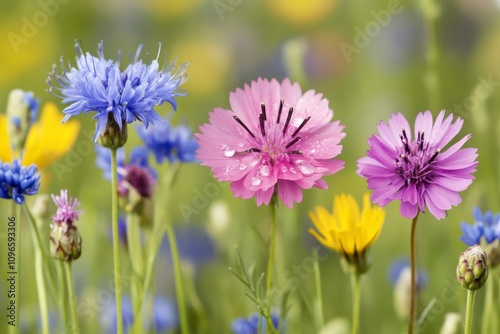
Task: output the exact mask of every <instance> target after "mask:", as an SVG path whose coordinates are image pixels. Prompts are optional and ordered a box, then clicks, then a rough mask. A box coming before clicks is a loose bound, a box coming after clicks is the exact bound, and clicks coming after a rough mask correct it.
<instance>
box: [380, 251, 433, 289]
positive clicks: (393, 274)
mask: <svg viewBox="0 0 500 334" xmlns="http://www.w3.org/2000/svg"><path fill="white" fill-rule="evenodd" d="M406 268H410V260H408V259H407V258H400V259H396V260H394V261H393V262H392V263H391V266H390V267H389V278H390V280H391V283H392V285H396V284H397V282H398V280H399V279H400V277H401V274H402V273H403V271H404V270H405V269H406ZM428 282H429V277H428V274H427V272H426V271H419V272H418V273H417V289H419V290H420V289H422V288H425V287H426V286H427V283H428Z"/></svg>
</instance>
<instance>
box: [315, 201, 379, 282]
mask: <svg viewBox="0 0 500 334" xmlns="http://www.w3.org/2000/svg"><path fill="white" fill-rule="evenodd" d="M309 216H310V217H311V219H312V221H313V223H314V226H315V227H316V228H317V230H318V232H319V233H318V232H316V231H315V230H314V229H312V228H311V229H309V232H310V233H311V234H312V235H314V237H316V239H318V241H319V242H320V243H321V244H323V245H324V246H325V247H328V248H330V249H332V250H334V251H336V252H338V253H339V254H340V255H341V256H342V257H343V258H344V259H345V260H346V261H347V262H348V263H349V264H350V265H352V266H354V267H355V268H356V270H357V271H358V273H360V274H362V273H363V272H365V271H366V269H368V265H367V259H366V251H367V249H368V247H370V245H371V244H372V243H374V242H375V240H377V238H378V236H379V234H380V231H381V229H382V225H383V223H384V218H385V212H384V210H383V209H382V208H380V207H378V206H371V203H370V196H369V194H365V195H364V196H363V210H362V211H360V210H359V206H358V203H356V201H355V200H354V198H353V197H352V196H350V195H347V196H346V195H345V194H341V195H340V196H335V197H334V198H333V213H331V214H330V212H328V211H327V210H326V209H325V208H323V207H321V206H318V207H316V212H315V213H314V212H312V211H311V212H309Z"/></svg>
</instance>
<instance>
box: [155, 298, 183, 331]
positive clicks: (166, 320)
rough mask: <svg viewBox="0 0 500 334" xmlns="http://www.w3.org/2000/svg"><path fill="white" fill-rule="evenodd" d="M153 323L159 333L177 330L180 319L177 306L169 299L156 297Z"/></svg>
mask: <svg viewBox="0 0 500 334" xmlns="http://www.w3.org/2000/svg"><path fill="white" fill-rule="evenodd" d="M153 322H154V325H155V328H156V331H157V332H159V333H163V332H168V331H170V330H172V329H175V328H177V326H178V325H179V317H178V314H177V305H176V304H175V303H174V302H173V301H172V300H171V299H169V298H166V297H163V296H155V298H154V301H153Z"/></svg>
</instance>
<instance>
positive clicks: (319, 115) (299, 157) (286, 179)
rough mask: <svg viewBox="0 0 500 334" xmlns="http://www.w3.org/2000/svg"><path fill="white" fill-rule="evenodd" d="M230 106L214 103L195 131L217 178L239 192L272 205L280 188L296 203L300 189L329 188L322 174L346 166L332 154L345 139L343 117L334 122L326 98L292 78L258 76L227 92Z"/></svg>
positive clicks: (201, 155) (285, 198)
mask: <svg viewBox="0 0 500 334" xmlns="http://www.w3.org/2000/svg"><path fill="white" fill-rule="evenodd" d="M229 102H230V104H231V109H232V110H225V109H221V108H214V110H213V112H212V113H210V114H209V121H210V122H209V123H208V124H204V125H202V126H201V127H200V131H201V133H199V134H196V139H197V141H198V144H199V145H200V148H199V149H198V150H197V152H196V157H197V158H198V159H199V160H201V162H202V165H204V166H209V167H210V168H211V169H212V172H213V173H214V177H216V178H217V179H219V181H228V182H231V190H232V191H233V192H234V196H235V197H241V198H243V199H249V198H252V197H255V198H256V200H257V205H261V204H262V203H265V204H266V205H267V204H269V202H270V200H271V197H272V195H273V194H274V193H275V192H277V194H278V196H279V197H280V198H281V200H282V201H283V203H284V204H285V205H286V206H288V207H292V206H293V203H294V202H301V201H302V189H309V188H311V187H313V186H314V187H317V188H323V189H326V188H327V184H326V182H325V181H324V180H323V179H321V178H322V177H323V176H324V175H331V174H333V173H335V172H337V171H339V170H341V169H342V168H343V166H344V162H343V161H340V160H336V159H334V157H335V156H337V155H338V154H339V153H340V152H341V151H342V146H341V145H339V142H340V140H341V139H342V138H344V136H345V133H343V132H342V129H343V128H344V127H343V126H341V125H339V121H335V122H333V123H330V121H331V119H332V117H333V111H332V110H331V109H330V108H329V107H328V100H327V99H324V98H323V97H322V95H321V94H316V92H315V91H313V90H309V91H307V92H306V93H305V94H302V90H301V89H300V86H299V85H298V84H297V83H295V84H292V83H290V80H289V79H285V80H283V82H282V83H281V84H280V83H279V82H278V81H277V80H276V79H273V80H271V82H269V81H268V80H265V79H261V78H259V79H258V80H257V81H256V82H255V81H253V82H252V83H251V85H250V86H248V85H245V88H244V89H243V90H242V89H236V92H232V93H231V94H230V96H229Z"/></svg>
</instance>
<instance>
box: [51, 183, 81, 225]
mask: <svg viewBox="0 0 500 334" xmlns="http://www.w3.org/2000/svg"><path fill="white" fill-rule="evenodd" d="M52 200H53V201H54V203H55V204H56V206H57V211H56V214H55V215H54V216H53V217H52V221H53V222H54V223H61V222H65V223H69V224H73V223H74V222H75V221H76V220H78V216H80V215H81V214H82V212H81V211H80V210H78V208H79V207H80V202H79V201H78V200H77V199H76V198H72V197H70V198H69V199H68V190H66V189H64V190H61V196H55V195H52Z"/></svg>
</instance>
